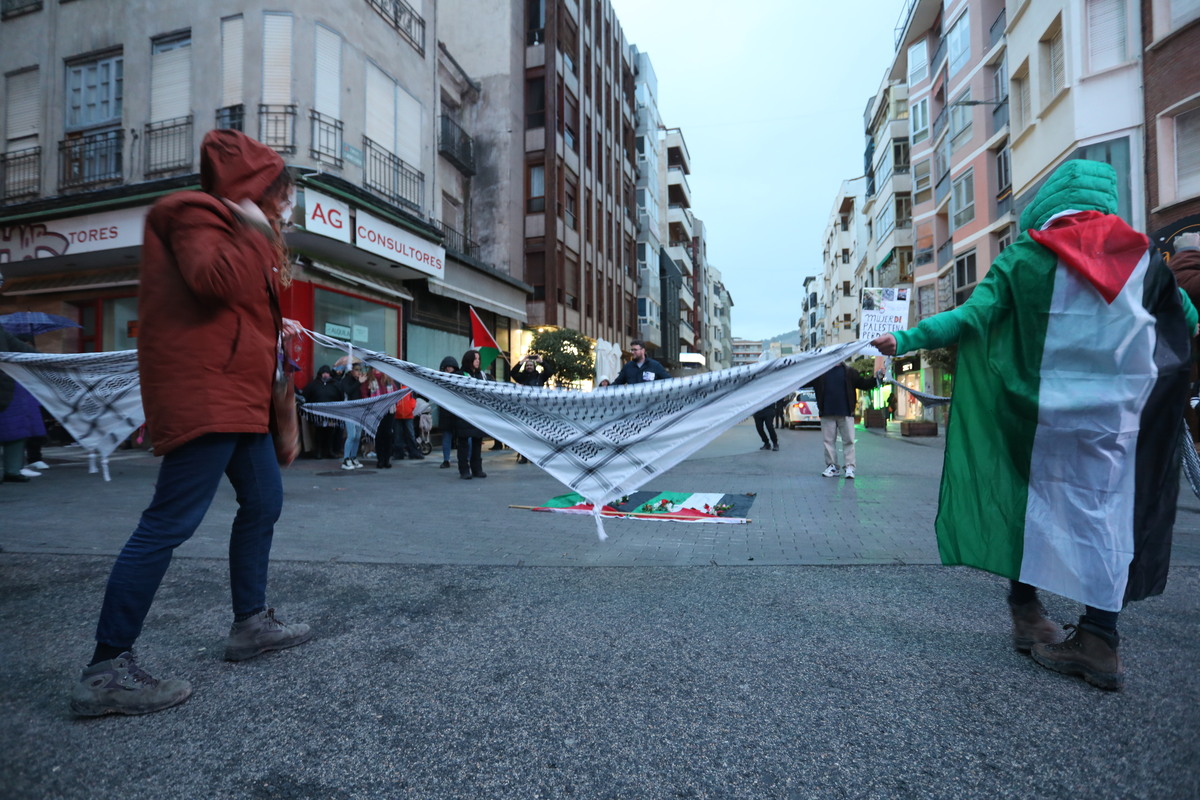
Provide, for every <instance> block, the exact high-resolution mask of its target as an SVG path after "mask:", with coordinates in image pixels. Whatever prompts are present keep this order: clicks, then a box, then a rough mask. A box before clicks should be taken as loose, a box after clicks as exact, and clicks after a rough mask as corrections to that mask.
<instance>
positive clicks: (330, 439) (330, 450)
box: [300, 364, 345, 458]
mask: <svg viewBox="0 0 1200 800" xmlns="http://www.w3.org/2000/svg"><path fill="white" fill-rule="evenodd" d="M300 394H302V395H304V402H306V403H336V402H337V401H339V400H341V399H342V398H343V397H344V396H345V393H344V392H342V387H341V384H340V383H338V381H336V380H335V379H334V377H333V367H331V366H329V365H328V364H322V365H321V367H320V368H319V369H318V370H317V376H316V377H315V378H313V379H312V380H311V381H310V382H309V384H308V386H305V387H304V391H303V392H301V393H300ZM314 427H315V428H316V431H315V432H316V442H315V444H314V450H315V452H314V454H313V456H314V458H337V455H336V454H335V453H334V450H336V449H337V446H338V441H337V440H338V426H337V425H336V424H333V423H330V424H317V425H315V426H314Z"/></svg>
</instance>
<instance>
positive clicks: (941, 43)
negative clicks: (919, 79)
mask: <svg viewBox="0 0 1200 800" xmlns="http://www.w3.org/2000/svg"><path fill="white" fill-rule="evenodd" d="M945 58H946V37H945V36H943V37H941V38H939V39H938V46H937V49H936V50H934V51H933V58H931V59H929V74H930V76H936V75H937V74H938V69H939V68H940V67H941V66H942V61H943V59H945Z"/></svg>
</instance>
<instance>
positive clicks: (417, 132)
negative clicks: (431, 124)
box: [396, 86, 424, 169]
mask: <svg viewBox="0 0 1200 800" xmlns="http://www.w3.org/2000/svg"><path fill="white" fill-rule="evenodd" d="M396 88H397V91H396V155H398V156H400V158H401V159H403V160H404V161H405V162H406V163H408V164H409V165H411V166H412V167H413V168H415V169H420V168H421V131H422V130H423V129H424V125H423V123H422V118H423V116H424V110H423V109H422V108H421V101H419V100H418V99H417V98H415V97H413V96H412V95H411V94H409V93H408V92H407V91H405V90H404V87H403V86H397V87H396Z"/></svg>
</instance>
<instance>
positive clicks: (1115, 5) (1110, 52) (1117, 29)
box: [1087, 0, 1126, 72]
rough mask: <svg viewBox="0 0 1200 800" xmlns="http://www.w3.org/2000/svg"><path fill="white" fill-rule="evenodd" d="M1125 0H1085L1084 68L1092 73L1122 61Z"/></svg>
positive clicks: (1123, 56)
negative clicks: (1085, 66) (1086, 61)
mask: <svg viewBox="0 0 1200 800" xmlns="http://www.w3.org/2000/svg"><path fill="white" fill-rule="evenodd" d="M1125 20H1126V11H1125V0H1088V4H1087V25H1088V68H1089V69H1091V71H1092V72H1096V71H1098V70H1102V69H1107V68H1109V67H1115V66H1116V65H1117V64H1121V63H1124V61H1125Z"/></svg>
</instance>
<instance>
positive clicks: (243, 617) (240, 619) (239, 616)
mask: <svg viewBox="0 0 1200 800" xmlns="http://www.w3.org/2000/svg"><path fill="white" fill-rule="evenodd" d="M266 610H267V607H266V606H263V607H262V608H260V609H258V610H257V611H251V612H250V613H249V614H234V615H233V621H234V622H235V623H237V622H245V621H246V620H248V619H250V618H251V617H254V616H258V615H259V614H261V613H262V612H264V611H266Z"/></svg>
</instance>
